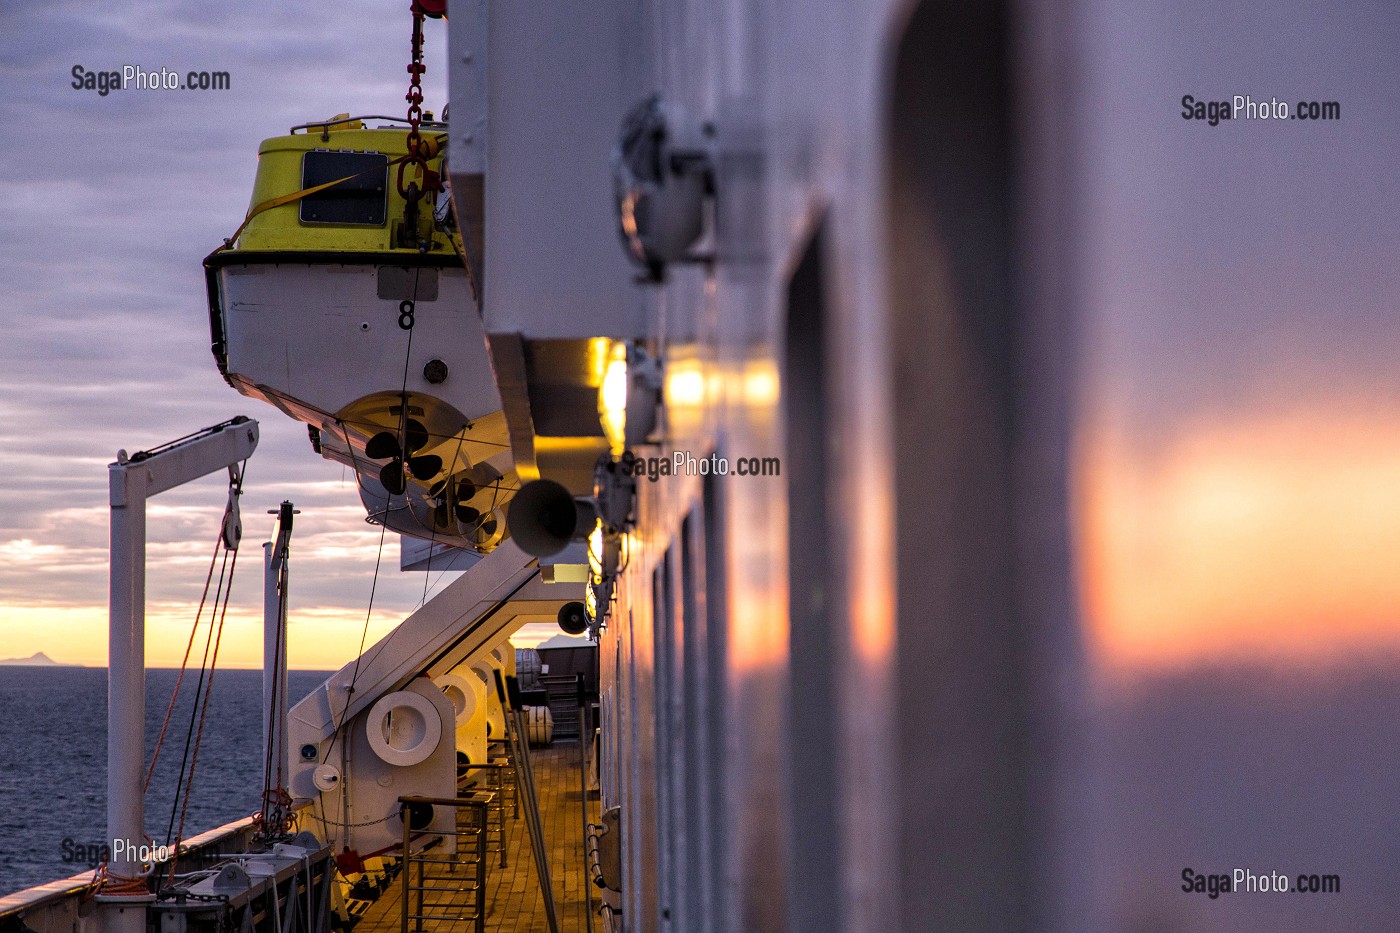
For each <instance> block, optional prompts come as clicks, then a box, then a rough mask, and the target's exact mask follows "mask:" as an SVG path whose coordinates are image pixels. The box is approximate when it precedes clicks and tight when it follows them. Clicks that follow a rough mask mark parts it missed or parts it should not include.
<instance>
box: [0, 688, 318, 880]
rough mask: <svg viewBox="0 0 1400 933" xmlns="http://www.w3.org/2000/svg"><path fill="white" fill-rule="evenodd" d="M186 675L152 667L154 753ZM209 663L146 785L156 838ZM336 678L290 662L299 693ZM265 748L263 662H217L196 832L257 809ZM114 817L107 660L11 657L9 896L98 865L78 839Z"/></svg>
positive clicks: (0, 854) (2, 711)
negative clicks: (19, 660)
mask: <svg viewBox="0 0 1400 933" xmlns="http://www.w3.org/2000/svg"><path fill="white" fill-rule="evenodd" d="M178 673H179V672H178V671H174V670H151V671H147V672H146V760H147V761H150V757H151V750H152V749H153V748H154V746H155V741H156V736H157V735H158V734H159V732H160V725H161V722H162V720H163V719H164V718H165V708H166V705H167V704H168V703H169V702H170V694H171V691H172V689H173V688H174V686H175V679H176V676H177V675H178ZM198 673H199V672H198V671H194V672H191V673H187V674H186V675H185V682H184V684H183V686H182V687H181V690H180V699H179V702H178V703H177V704H176V706H175V711H174V712H173V713H172V714H171V724H170V729H169V732H168V733H167V735H166V739H165V746H164V748H163V749H162V750H161V754H160V761H159V763H158V765H157V767H156V773H155V776H154V778H153V779H152V781H151V787H150V789H149V791H148V792H147V794H146V832H147V833H149V834H150V835H151V837H152V838H153V839H155V840H156V841H157V842H164V840H165V838H166V832H167V828H168V826H169V824H170V815H171V808H172V803H173V800H174V796H175V786H176V781H177V778H178V774H179V770H180V759H181V754H182V752H183V751H184V746H185V735H186V732H187V730H188V727H189V723H190V712H191V705H192V701H193V696H194V690H193V687H194V683H195V680H196V679H197V678H198ZM327 676H328V675H327V673H326V672H318V671H291V672H290V673H289V675H288V681H289V688H288V693H289V695H290V699H291V702H292V703H295V702H296V701H297V700H299V699H301V698H302V697H304V696H306V695H307V694H308V693H310V692H311V691H312V690H313V689H314V688H315V687H316V686H317V685H318V684H321V683H323V682H324V681H325V679H326V677H327ZM196 727H197V724H196ZM262 754H263V752H262V672H261V671H222V670H221V671H218V672H217V673H216V674H215V676H214V682H213V698H212V700H211V701H210V704H209V717H208V720H207V721H206V722H205V725H204V741H203V744H202V746H201V750H200V753H199V761H198V765H197V769H196V771H195V775H194V784H193V787H194V792H193V795H192V796H191V799H190V805H189V812H188V814H187V816H186V817H185V837H186V838H189V837H190V836H194V835H196V834H198V833H201V832H204V831H205V830H209V829H213V828H215V827H217V826H222V825H223V824H224V823H227V822H230V821H231V820H235V819H238V818H240V817H244V816H247V815H249V814H250V813H252V812H254V811H255V810H257V809H258V807H259V804H260V801H259V798H260V796H261V793H262V772H263V768H262ZM176 819H177V821H178V815H177V817H176ZM106 826H107V669H106V668H91V667H88V668H83V667H8V666H7V667H0V895H2V894H7V893H11V892H14V891H18V890H21V889H23V888H27V887H32V886H33V885H36V884H42V883H44V882H46V881H53V880H55V879H58V878H66V877H69V876H70V875H75V874H78V873H79V872H84V871H88V870H90V869H91V867H92V866H91V865H90V864H89V861H88V859H87V858H86V857H84V853H82V852H81V851H79V849H78V847H80V846H83V847H85V846H99V845H100V844H101V843H102V842H103V841H104V836H105V835H106ZM65 841H66V844H65ZM75 856H76V858H75ZM65 858H67V859H69V860H68V861H65Z"/></svg>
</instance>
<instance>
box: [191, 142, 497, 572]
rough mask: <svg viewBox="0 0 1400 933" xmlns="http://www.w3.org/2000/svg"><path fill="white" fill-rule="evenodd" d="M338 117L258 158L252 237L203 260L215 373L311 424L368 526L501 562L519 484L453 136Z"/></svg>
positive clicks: (247, 228) (266, 146) (244, 232)
mask: <svg viewBox="0 0 1400 933" xmlns="http://www.w3.org/2000/svg"><path fill="white" fill-rule="evenodd" d="M390 119H391V118H387V117H356V118H352V117H349V116H348V115H347V114H341V115H339V116H337V117H333V118H331V120H329V121H326V122H324V123H316V124H308V125H305V126H300V127H294V128H293V130H292V132H291V133H289V134H288V135H286V136H278V137H274V138H272V139H268V140H265V141H264V142H263V144H262V145H261V147H260V148H259V150H258V171H257V179H256V182H255V183H254V186H253V197H252V204H251V205H250V208H249V213H248V216H247V218H246V219H245V221H244V224H243V226H242V227H240V228H239V230H238V232H237V233H236V234H235V236H234V237H233V238H231V240H230V241H229V242H226V243H225V244H224V246H222V247H220V248H219V249H217V250H215V251H214V252H213V253H212V254H211V255H210V256H209V257H207V258H206V259H205V261H204V266H205V272H206V280H207V284H208V292H209V313H210V334H211V338H212V345H213V352H214V357H215V360H216V361H217V362H218V365H219V371H220V372H221V373H222V374H223V376H224V378H225V379H226V380H227V381H228V383H229V384H230V385H231V386H233V387H234V388H235V389H237V390H238V391H239V392H241V393H243V394H244V395H247V396H250V397H253V398H260V399H262V400H264V401H266V402H268V403H270V404H272V405H275V406H276V407H278V408H279V409H281V410H282V411H283V412H285V413H286V414H287V415H289V416H291V417H292V418H295V419H297V420H299V421H303V422H306V423H307V424H308V425H309V426H310V429H311V431H310V433H311V443H312V446H313V448H314V449H315V450H316V452H318V453H320V454H321V455H323V456H325V457H327V458H328V459H331V460H335V461H337V462H339V463H343V464H345V465H346V466H348V467H350V468H351V469H353V470H354V471H355V474H356V476H357V479H358V482H359V489H360V495H361V499H362V501H363V502H364V504H365V507H366V509H367V511H368V517H369V519H370V520H371V521H375V522H382V523H384V524H385V525H387V526H388V527H389V528H391V529H393V530H395V531H399V532H402V533H404V534H410V535H415V536H417V537H421V538H427V539H429V540H431V541H434V542H438V543H443V544H450V545H457V546H459V547H464V548H468V549H471V550H475V551H478V552H485V551H489V550H490V549H491V548H493V547H494V546H495V545H496V544H497V543H499V542H500V541H501V540H502V538H503V537H504V536H505V534H506V523H505V519H504V508H505V505H506V503H507V501H508V499H509V497H510V495H511V492H512V491H513V490H514V488H515V487H516V486H517V485H518V482H517V479H516V477H515V473H514V468H513V464H512V462H511V459H510V446H509V439H508V435H507V431H506V422H505V417H504V415H503V413H502V412H501V402H500V397H499V395H498V393H497V391H496V385H495V381H494V378H493V376H492V372H491V368H490V363H489V359H488V355H487V349H486V337H485V333H484V331H483V329H482V323H481V315H480V313H479V312H478V304H477V302H478V296H477V294H476V288H475V283H474V280H473V278H472V275H471V272H470V270H469V267H468V264H467V263H466V262H465V260H464V252H463V246H462V240H461V237H460V234H459V233H458V225H457V218H456V217H455V216H454V214H453V210H452V206H451V199H450V198H449V197H448V196H447V193H446V192H445V191H444V190H442V185H443V183H442V182H440V181H439V179H446V172H445V171H444V167H443V157H442V151H441V150H442V148H443V147H442V141H443V139H444V134H445V131H446V126H445V125H443V124H432V123H425V124H424V125H423V126H422V127H421V129H420V139H421V140H422V143H421V144H420V147H419V148H418V150H417V153H418V155H419V156H421V159H415V158H414V157H413V156H411V155H410V152H409V143H408V133H407V130H406V128H405V127H404V126H395V125H392V124H391V125H386V126H374V127H370V126H367V125H366V124H367V122H373V121H375V120H386V121H387V120H390Z"/></svg>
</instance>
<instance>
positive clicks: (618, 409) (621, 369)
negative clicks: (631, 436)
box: [598, 343, 627, 457]
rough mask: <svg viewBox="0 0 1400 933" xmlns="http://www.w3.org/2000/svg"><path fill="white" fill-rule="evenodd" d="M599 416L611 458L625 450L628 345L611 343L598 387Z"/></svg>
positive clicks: (620, 454)
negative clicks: (610, 449) (610, 450)
mask: <svg viewBox="0 0 1400 933" xmlns="http://www.w3.org/2000/svg"><path fill="white" fill-rule="evenodd" d="M598 418H599V420H600V421H601V422H602V424H603V434H604V435H605V436H606V437H607V439H608V446H609V447H611V448H612V454H613V456H614V457H620V456H622V452H623V451H624V450H626V449H627V345H626V344H625V343H614V344H613V346H612V351H611V352H610V354H609V356H608V364H607V369H606V370H604V372H603V381H602V383H601V384H600V385H599V386H598Z"/></svg>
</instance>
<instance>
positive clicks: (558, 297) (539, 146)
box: [454, 0, 641, 339]
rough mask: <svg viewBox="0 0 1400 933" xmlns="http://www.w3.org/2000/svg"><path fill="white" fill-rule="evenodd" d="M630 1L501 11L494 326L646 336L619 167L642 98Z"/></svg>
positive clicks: (495, 68)
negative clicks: (628, 120) (625, 128)
mask: <svg viewBox="0 0 1400 933" xmlns="http://www.w3.org/2000/svg"><path fill="white" fill-rule="evenodd" d="M619 6H620V5H618V4H612V3H574V2H568V0H544V2H540V3H504V4H499V5H497V6H495V7H494V8H493V9H492V11H491V17H490V24H489V27H488V30H487V35H488V61H489V64H490V81H489V83H488V88H487V100H488V110H487V112H488V119H489V122H490V133H489V138H488V141H487V161H488V163H489V164H490V166H491V171H490V172H489V173H488V175H487V178H486V215H487V218H488V220H487V239H488V240H489V242H490V248H489V250H488V251H487V256H486V272H485V280H486V282H487V283H489V285H488V290H489V291H488V294H487V300H486V302H485V317H486V324H487V331H488V332H489V333H515V334H519V335H521V336H523V337H524V338H526V339H537V338H545V337H555V338H559V337H564V338H582V337H594V336H614V337H620V336H625V335H628V334H633V333H637V332H639V327H638V324H639V321H640V314H639V312H638V309H639V308H640V306H641V298H640V296H639V295H638V293H637V292H636V290H635V289H633V288H632V286H631V280H632V278H633V274H634V273H633V271H632V270H631V269H630V268H629V266H628V263H627V259H626V256H625V255H624V253H623V250H622V247H621V245H620V244H619V241H618V232H617V220H616V211H615V209H614V207H613V194H612V181H611V172H610V169H609V163H610V157H611V152H612V147H613V144H614V141H615V139H616V137H617V133H618V131H619V127H620V125H621V121H622V115H623V112H624V110H625V109H626V107H627V105H628V104H629V103H630V101H631V99H632V98H633V97H634V96H637V92H635V91H633V90H630V89H629V88H627V87H626V86H625V79H624V77H623V75H624V74H625V71H624V68H625V63H624V59H625V53H626V52H627V48H628V45H629V43H627V42H626V41H625V38H624V35H623V32H622V27H623V21H624V15H623V11H622V10H620V9H619ZM454 171H455V169H454Z"/></svg>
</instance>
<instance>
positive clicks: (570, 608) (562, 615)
mask: <svg viewBox="0 0 1400 933" xmlns="http://www.w3.org/2000/svg"><path fill="white" fill-rule="evenodd" d="M559 627H560V628H562V629H563V630H564V631H565V632H567V633H569V634H570V635H582V634H583V633H584V632H586V631H588V610H587V609H585V608H584V606H583V603H581V602H579V601H578V600H574V601H573V602H570V603H565V604H564V605H562V606H560V607H559Z"/></svg>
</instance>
